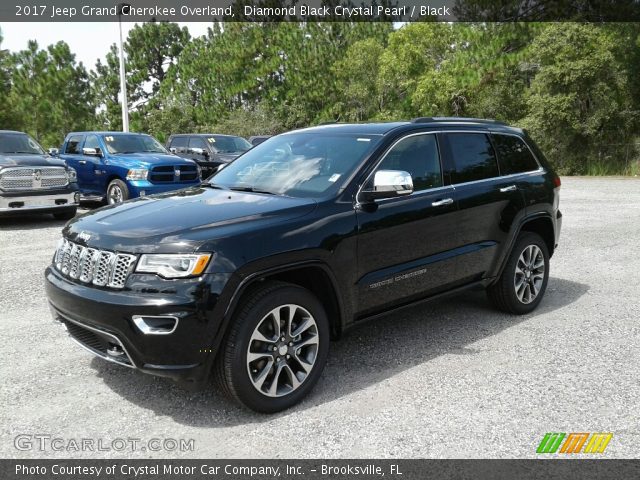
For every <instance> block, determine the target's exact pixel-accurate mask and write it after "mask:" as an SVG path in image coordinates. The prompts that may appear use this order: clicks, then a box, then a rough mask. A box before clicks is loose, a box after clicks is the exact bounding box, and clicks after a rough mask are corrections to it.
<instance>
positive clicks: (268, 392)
mask: <svg viewBox="0 0 640 480" xmlns="http://www.w3.org/2000/svg"><path fill="white" fill-rule="evenodd" d="M243 302H244V305H242V306H241V307H240V310H239V311H238V312H237V314H236V315H235V316H234V318H233V319H232V323H231V325H230V327H229V333H228V334H227V337H226V339H225V341H224V342H223V345H222V347H221V351H220V353H219V356H218V358H217V360H216V365H215V367H214V376H215V377H216V380H217V383H218V385H219V386H220V387H221V388H222V390H223V391H224V392H225V393H226V394H227V395H228V396H229V397H231V398H232V399H234V400H236V401H237V402H239V403H241V404H242V405H244V406H246V407H247V408H250V409H251V410H254V411H256V412H262V413H274V412H279V411H281V410H284V409H287V408H289V407H291V406H293V405H295V404H296V403H298V402H299V401H301V400H302V399H303V398H304V397H305V396H306V395H307V394H308V393H309V392H310V391H311V389H312V388H313V386H314V385H315V384H316V382H317V381H318V379H319V378H320V375H321V373H322V370H323V368H324V365H325V363H326V360H327V355H328V353H329V321H328V319H327V315H326V313H325V310H324V308H323V306H322V304H321V303H320V301H319V300H318V299H317V298H316V297H315V295H313V294H312V293H311V292H310V291H308V290H306V289H304V288H302V287H299V286H297V285H292V284H288V283H283V282H272V283H268V284H266V285H264V286H263V287H261V288H259V289H257V290H254V291H253V292H252V293H251V294H250V295H249V296H248V297H247V298H246V299H245V300H244V301H243Z"/></svg>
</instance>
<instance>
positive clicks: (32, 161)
mask: <svg viewBox="0 0 640 480" xmlns="http://www.w3.org/2000/svg"><path fill="white" fill-rule="evenodd" d="M66 165H67V164H66V162H65V161H64V160H62V159H60V158H56V157H50V156H48V155H31V154H29V155H27V154H14V153H5V154H3V153H0V168H2V167H65V166H66Z"/></svg>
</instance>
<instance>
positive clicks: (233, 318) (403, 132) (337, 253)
mask: <svg viewBox="0 0 640 480" xmlns="http://www.w3.org/2000/svg"><path fill="white" fill-rule="evenodd" d="M559 187H560V179H559V178H558V176H557V175H556V174H555V173H554V172H553V171H552V170H551V168H550V167H549V165H548V163H547V162H546V160H545V158H544V156H543V155H542V153H541V152H540V151H539V150H538V149H537V148H536V146H535V144H534V143H533V142H532V141H531V140H530V139H529V137H528V136H527V134H526V133H525V132H524V131H522V130H520V129H516V128H511V127H508V126H506V125H504V124H501V123H498V122H493V121H485V120H474V119H462V118H419V119H416V120H414V121H412V122H398V123H382V124H362V125H341V124H334V125H323V126H319V127H315V128H308V129H304V130H298V131H294V132H290V133H286V134H282V135H279V136H277V137H273V138H270V139H269V140H267V141H266V142H264V143H262V144H261V145H258V146H257V147H255V148H254V149H253V150H250V151H249V152H247V153H245V154H244V155H243V156H242V157H240V158H238V160H236V161H235V162H233V163H231V164H230V165H229V166H227V167H226V168H225V169H223V170H221V171H219V172H218V173H217V174H216V175H214V176H213V177H212V178H211V179H209V182H208V183H204V184H202V185H201V186H200V187H195V188H191V189H187V190H182V191H178V192H173V193H166V194H160V195H155V196H151V197H144V198H139V199H135V200H132V201H129V202H125V203H124V204H122V205H118V206H110V207H105V208H102V209H99V210H96V211H93V212H90V213H88V214H86V215H84V216H83V217H81V218H78V219H76V220H74V221H72V222H71V223H69V224H68V225H67V226H66V227H65V229H64V231H63V239H62V240H61V241H60V245H59V248H58V250H57V252H56V253H55V256H54V259H53V264H52V265H51V266H50V267H49V268H47V271H46V288H47V294H48V297H49V301H50V303H51V307H52V310H53V312H54V315H55V316H56V318H57V319H59V320H60V321H61V322H63V323H64V324H65V325H66V327H67V329H68V332H69V333H70V334H71V337H72V338H73V339H74V340H75V341H76V342H78V343H79V344H80V345H81V346H83V347H84V348H86V349H87V350H89V351H91V352H92V353H94V354H96V355H98V356H100V357H102V358H104V359H106V360H110V361H113V362H116V363H119V364H121V365H125V366H128V367H133V368H137V369H140V370H142V371H144V372H147V373H152V374H156V375H163V376H168V377H172V378H174V379H178V380H182V381H189V382H202V381H204V380H206V379H207V378H208V376H209V374H210V373H212V372H213V374H214V376H215V377H216V378H217V380H218V381H219V384H220V387H221V389H222V390H224V391H225V392H226V393H227V394H229V395H230V396H231V397H233V398H235V399H236V400H238V401H240V402H241V403H242V404H244V405H246V406H247V407H249V408H251V409H254V410H258V411H262V412H275V411H278V410H282V409H284V408H287V407H289V406H291V405H293V404H295V403H296V402H298V401H300V399H302V398H303V397H304V396H305V395H306V394H307V393H308V392H309V390H311V388H312V387H313V385H314V384H315V383H316V381H317V380H318V378H319V376H320V374H321V372H322V369H323V367H324V364H325V361H326V359H327V353H328V350H329V340H330V339H331V338H336V337H338V336H339V335H340V334H341V332H343V331H344V330H345V329H347V328H348V327H351V326H353V325H355V324H357V323H358V322H360V321H361V320H364V319H366V318H368V317H372V316H375V315H379V314H381V313H383V312H388V311H391V310H393V309H395V308H398V307H402V306H405V305H409V304H412V303H415V302H419V301H422V300H425V299H432V298H435V297H438V296H440V295H443V294H445V293H451V292H456V291H463V290H464V289H467V288H469V287H473V286H481V287H484V288H486V289H487V292H488V295H489V298H490V299H491V300H492V302H493V303H494V304H495V305H496V306H497V307H498V308H500V309H501V310H504V311H507V312H511V313H514V314H523V313H527V312H530V311H532V310H533V309H534V308H536V306H537V305H538V304H539V303H540V300H541V299H542V296H543V294H544V292H545V288H546V286H547V279H548V277H549V258H550V257H551V255H552V254H553V251H554V249H555V247H556V244H557V240H558V235H559V232H560V226H561V213H560V211H559V210H558V199H559Z"/></svg>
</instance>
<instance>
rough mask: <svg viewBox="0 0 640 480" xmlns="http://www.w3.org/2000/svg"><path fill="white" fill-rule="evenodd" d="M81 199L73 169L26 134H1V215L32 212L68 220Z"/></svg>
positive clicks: (4, 132)
mask: <svg viewBox="0 0 640 480" xmlns="http://www.w3.org/2000/svg"><path fill="white" fill-rule="evenodd" d="M78 199H79V194H78V185H77V183H76V171H75V170H74V169H72V168H68V167H67V165H66V164H65V162H64V161H62V160H60V159H58V158H53V157H52V156H50V155H48V154H46V153H45V152H44V150H43V149H42V147H41V146H40V145H38V142H36V141H35V140H34V139H33V138H31V137H30V136H29V135H27V134H26V133H22V132H14V131H11V130H0V215H3V214H10V213H19V212H21V213H24V212H26V211H29V212H42V213H52V214H53V216H54V217H55V218H57V219H59V220H68V219H70V218H73V217H74V216H75V214H76V209H77V208H78Z"/></svg>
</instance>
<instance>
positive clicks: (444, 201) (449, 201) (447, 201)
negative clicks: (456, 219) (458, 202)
mask: <svg viewBox="0 0 640 480" xmlns="http://www.w3.org/2000/svg"><path fill="white" fill-rule="evenodd" d="M452 203H453V198H443V199H442V200H438V201H436V202H431V206H432V207H441V206H442V205H451V204H452Z"/></svg>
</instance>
